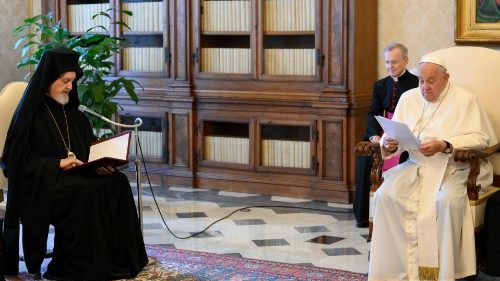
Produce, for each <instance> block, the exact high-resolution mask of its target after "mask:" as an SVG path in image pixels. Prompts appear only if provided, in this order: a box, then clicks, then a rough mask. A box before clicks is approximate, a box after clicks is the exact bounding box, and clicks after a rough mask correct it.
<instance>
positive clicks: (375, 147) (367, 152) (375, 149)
mask: <svg viewBox="0 0 500 281" xmlns="http://www.w3.org/2000/svg"><path fill="white" fill-rule="evenodd" d="M354 150H355V151H356V153H357V154H358V155H361V156H371V157H372V158H373V166H372V169H371V172H370V180H371V182H372V186H371V187H370V190H371V191H375V190H377V189H378V188H379V187H380V185H381V184H382V182H383V181H384V179H383V178H382V166H383V165H384V160H383V159H382V152H381V151H380V144H379V143H378V142H369V141H362V142H358V143H357V144H356V146H355V148H354Z"/></svg>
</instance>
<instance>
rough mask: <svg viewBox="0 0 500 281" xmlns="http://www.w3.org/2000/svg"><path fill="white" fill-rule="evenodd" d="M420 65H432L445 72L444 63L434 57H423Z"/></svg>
mask: <svg viewBox="0 0 500 281" xmlns="http://www.w3.org/2000/svg"><path fill="white" fill-rule="evenodd" d="M420 63H433V64H437V65H439V66H441V67H443V68H444V69H445V70H446V63H445V62H444V61H443V60H442V59H441V58H439V57H436V56H423V57H422V59H421V60H420Z"/></svg>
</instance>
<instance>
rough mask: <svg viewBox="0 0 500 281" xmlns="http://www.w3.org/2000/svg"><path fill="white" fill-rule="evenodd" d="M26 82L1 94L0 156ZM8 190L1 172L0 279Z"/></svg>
mask: <svg viewBox="0 0 500 281" xmlns="http://www.w3.org/2000/svg"><path fill="white" fill-rule="evenodd" d="M27 85H28V83H26V82H11V83H9V84H7V85H6V86H5V87H4V88H3V89H2V91H1V92H0V156H1V154H2V152H3V148H4V144H5V137H6V136H7V131H8V130H9V126H10V122H11V120H12V116H13V115H14V111H15V110H16V107H17V105H18V104H19V100H20V99H21V96H22V95H23V93H24V90H25V89H26V86H27ZM6 189H7V179H6V178H5V177H4V175H3V172H2V171H0V277H2V276H3V261H2V260H3V258H2V257H3V255H2V253H3V245H2V242H3V238H2V237H3V220H4V215H5V203H6V202H5V201H4V198H3V190H6Z"/></svg>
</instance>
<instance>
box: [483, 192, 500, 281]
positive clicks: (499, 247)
mask: <svg viewBox="0 0 500 281" xmlns="http://www.w3.org/2000/svg"><path fill="white" fill-rule="evenodd" d="M484 232H485V245H484V246H485V247H484V251H485V253H486V255H485V268H484V272H485V273H486V274H488V275H490V276H495V277H500V191H497V192H496V193H495V194H493V195H492V196H491V197H490V199H488V201H487V202H486V210H485V213H484Z"/></svg>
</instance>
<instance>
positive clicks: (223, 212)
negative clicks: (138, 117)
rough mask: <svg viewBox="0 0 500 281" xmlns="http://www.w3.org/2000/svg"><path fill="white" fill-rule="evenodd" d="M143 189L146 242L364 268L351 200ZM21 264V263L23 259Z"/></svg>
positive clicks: (361, 232)
mask: <svg viewBox="0 0 500 281" xmlns="http://www.w3.org/2000/svg"><path fill="white" fill-rule="evenodd" d="M131 184H132V187H133V188H134V189H135V183H131ZM142 190H143V191H142V196H141V197H142V202H143V203H142V210H143V211H142V217H143V228H144V229H143V231H144V240H145V243H146V244H161V245H167V246H170V247H175V248H178V249H187V250H195V251H203V252H211V253H218V254H227V255H237V256H241V257H245V258H253V259H261V260H270V261H278V262H285V263H300V264H310V265H314V266H318V267H326V268H335V269H342V270H348V271H353V272H359V273H367V271H368V252H369V247H370V244H369V243H367V242H366V237H367V234H368V229H367V228H357V227H356V226H355V219H354V215H353V214H352V205H349V204H335V203H327V202H320V201H313V200H304V199H297V198H287V197H279V196H267V195H259V194H248V193H237V192H227V191H218V190H215V189H193V188H183V187H173V186H171V187H165V186H158V185H154V186H152V187H151V188H150V187H149V186H148V185H147V184H143V186H142ZM134 193H135V194H136V195H137V192H135V190H134ZM136 199H137V196H136ZM160 211H161V216H160ZM162 217H163V218H162ZM52 246H53V231H52V229H51V233H50V235H49V241H48V248H49V249H51V248H52ZM21 255H22V252H21ZM48 261H49V259H46V260H45V261H44V264H45V265H46V264H47V263H48ZM21 270H22V271H25V270H26V269H25V267H24V265H23V264H22V263H21ZM478 280H481V281H488V280H491V281H493V280H495V281H498V280H500V278H491V279H490V278H488V277H487V276H484V275H480V278H478Z"/></svg>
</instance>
